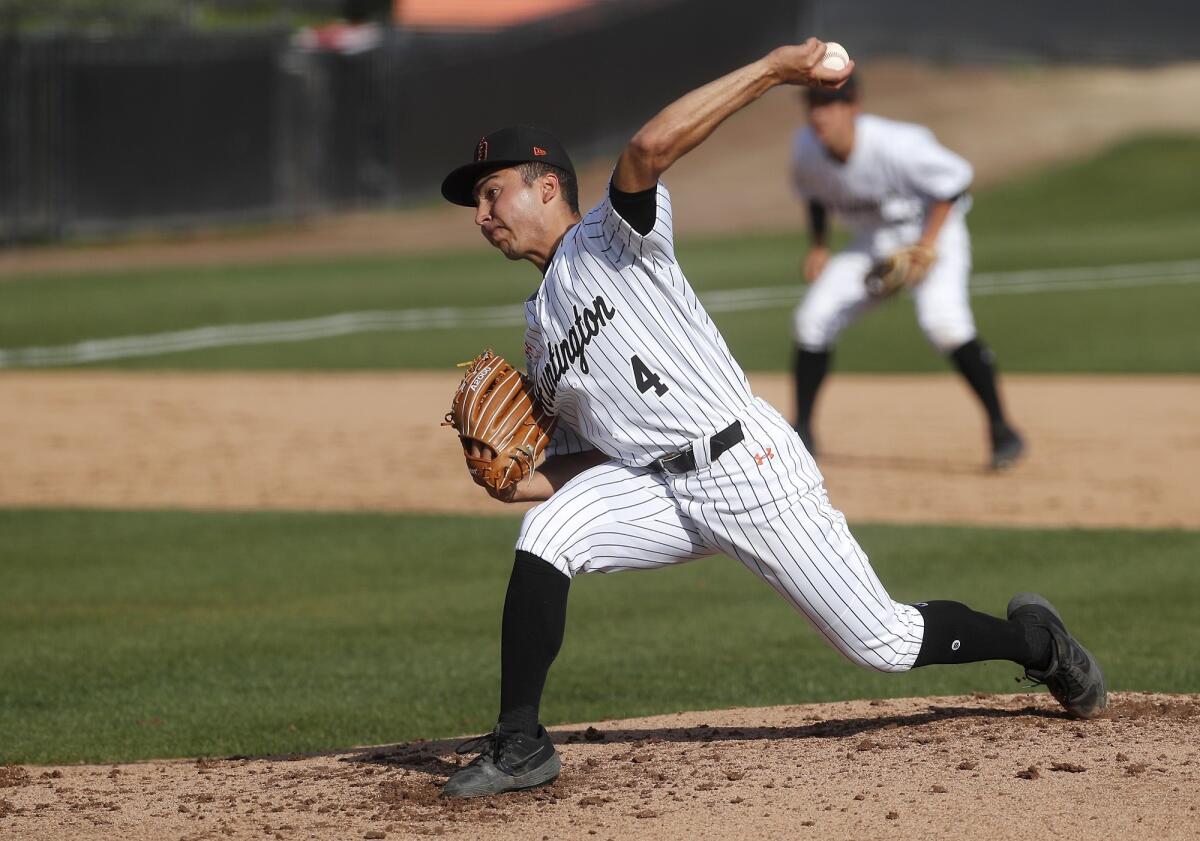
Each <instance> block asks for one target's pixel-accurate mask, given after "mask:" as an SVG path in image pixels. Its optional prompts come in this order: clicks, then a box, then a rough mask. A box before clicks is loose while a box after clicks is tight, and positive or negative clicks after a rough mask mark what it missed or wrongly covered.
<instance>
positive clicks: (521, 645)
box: [500, 550, 571, 736]
mask: <svg viewBox="0 0 1200 841" xmlns="http://www.w3.org/2000/svg"><path fill="white" fill-rule="evenodd" d="M570 586H571V579H569V578H567V576H565V575H563V574H562V573H561V572H559V571H558V570H557V569H555V568H554V567H553V566H551V565H550V564H549V563H547V562H546V561H544V560H542V559H541V558H539V557H538V556H536V555H531V554H529V553H528V552H522V551H520V550H518V551H517V558H516V561H515V562H514V563H513V570H512V577H511V578H509V580H508V594H507V595H506V596H505V598H504V624H503V629H502V631H501V638H500V726H501V728H502V729H503V730H506V731H509V732H516V731H523V732H525V733H528V734H529V735H530V736H536V735H537V732H538V708H539V707H540V706H541V703H542V689H543V688H544V687H545V685H546V675H547V674H548V673H549V671H550V664H551V663H553V662H554V658H555V657H556V656H557V655H558V649H559V648H560V647H561V646H562V641H563V632H564V630H565V629H566V624H567V593H568V590H569V589H570Z"/></svg>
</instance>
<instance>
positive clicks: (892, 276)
mask: <svg viewBox="0 0 1200 841" xmlns="http://www.w3.org/2000/svg"><path fill="white" fill-rule="evenodd" d="M936 260H937V252H936V251H934V250H933V249H932V248H929V247H927V246H924V245H909V246H905V247H904V248H901V249H900V250H899V251H897V252H896V253H895V254H893V255H892V256H891V257H888V258H887V259H886V260H884V261H882V262H880V263H878V264H877V265H876V266H875V268H873V269H872V270H871V273H870V274H868V275H867V290H868V291H869V292H870V293H871V294H872V295H876V296H879V297H883V296H885V295H892V294H894V293H896V292H899V291H900V290H901V289H911V288H912V287H914V286H916V285H917V284H918V283H920V282H921V281H922V280H924V279H925V275H926V274H928V272H929V269H930V268H932V266H933V264H934V262H935V261H936Z"/></svg>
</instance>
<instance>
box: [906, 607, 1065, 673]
mask: <svg viewBox="0 0 1200 841" xmlns="http://www.w3.org/2000/svg"><path fill="white" fill-rule="evenodd" d="M916 608H917V610H919V611H921V616H923V617H924V618H925V636H924V638H923V639H922V641H921V651H920V653H919V654H918V655H917V662H916V663H914V664H913V667H914V668H915V667H917V666H930V665H933V664H935V663H977V662H979V661H980V660H1012V661H1013V662H1014V663H1019V664H1020V665H1022V666H1025V667H1026V668H1043V667H1044V666H1045V664H1046V663H1047V662H1048V661H1049V659H1050V634H1049V632H1048V631H1046V629H1045V628H1038V627H1034V626H1029V625H1024V624H1022V623H1020V622H1013V621H1012V620H1010V619H998V618H996V617H995V616H988V615H987V614H986V613H979V612H978V611H974V610H971V608H969V607H967V606H966V605H965V604H962V603H961V602H922V603H921V604H918V605H916Z"/></svg>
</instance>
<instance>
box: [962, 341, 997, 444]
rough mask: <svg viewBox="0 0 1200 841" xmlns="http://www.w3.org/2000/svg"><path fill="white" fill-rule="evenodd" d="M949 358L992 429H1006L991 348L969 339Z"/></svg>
mask: <svg viewBox="0 0 1200 841" xmlns="http://www.w3.org/2000/svg"><path fill="white" fill-rule="evenodd" d="M950 359H951V360H952V361H953V362H954V367H956V368H957V369H958V372H959V373H960V374H962V375H963V379H965V380H966V381H967V384H968V385H969V386H971V390H972V391H973V392H975V396H976V397H978V398H979V402H980V403H982V404H983V409H984V411H985V412H987V416H988V422H989V423H990V424H991V426H992V430H993V431H996V430H997V429H998V428H1000V427H1003V428H1005V429H1007V424H1006V422H1005V420H1004V409H1003V408H1002V407H1001V405H1000V393H999V392H998V391H997V389H996V357H995V355H994V354H993V353H992V351H991V348H989V347H988V346H987V345H985V344H984V343H983V342H981V341H979V339H977V338H976V339H971V341H969V342H967V343H966V344H965V345H960V346H959V347H958V349H957V350H955V351H954V352H953V353H951V354H950Z"/></svg>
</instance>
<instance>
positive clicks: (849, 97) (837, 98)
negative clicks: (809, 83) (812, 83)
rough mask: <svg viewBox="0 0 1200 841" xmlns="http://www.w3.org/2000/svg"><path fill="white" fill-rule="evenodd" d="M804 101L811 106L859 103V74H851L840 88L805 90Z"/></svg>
mask: <svg viewBox="0 0 1200 841" xmlns="http://www.w3.org/2000/svg"><path fill="white" fill-rule="evenodd" d="M804 101H805V102H807V103H808V104H809V105H828V104H829V103H830V102H858V74H857V73H851V74H850V78H848V79H847V80H846V81H845V82H844V83H843V84H842V86H841V87H840V88H838V89H837V90H834V89H833V88H805V89H804Z"/></svg>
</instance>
